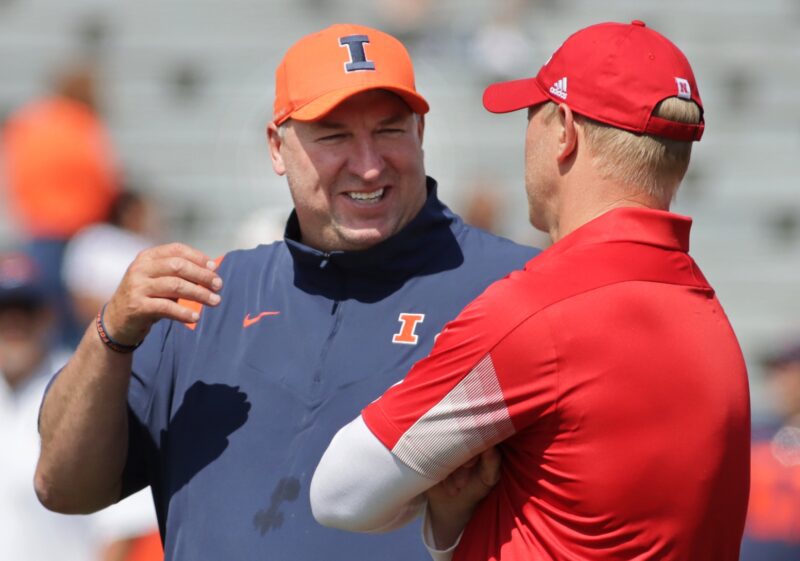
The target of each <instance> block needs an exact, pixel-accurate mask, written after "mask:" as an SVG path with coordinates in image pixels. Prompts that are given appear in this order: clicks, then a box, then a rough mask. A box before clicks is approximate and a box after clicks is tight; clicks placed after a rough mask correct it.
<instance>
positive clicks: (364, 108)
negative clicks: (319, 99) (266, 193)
mask: <svg viewBox="0 0 800 561" xmlns="http://www.w3.org/2000/svg"><path fill="white" fill-rule="evenodd" d="M423 128H424V121H423V119H422V117H421V116H417V115H415V114H414V113H412V112H411V110H410V109H409V108H408V106H407V105H406V104H405V103H404V102H403V101H402V100H401V99H400V98H399V97H397V96H396V95H394V94H392V93H390V92H387V91H383V90H371V91H367V92H362V93H360V94H357V95H354V96H352V97H350V98H348V99H347V100H346V101H345V102H343V103H342V104H340V105H339V106H337V107H336V108H335V109H334V110H333V111H331V112H330V113H328V114H327V115H326V116H325V117H323V118H322V119H321V120H319V121H312V122H303V121H297V120H290V121H287V123H286V125H285V126H284V127H283V130H282V131H281V134H279V133H278V131H277V129H276V128H275V126H274V125H270V128H269V143H270V152H271V155H272V164H273V167H274V169H275V172H276V173H277V174H278V175H286V177H287V180H288V182H289V189H290V191H291V194H292V199H293V201H294V205H295V210H296V211H297V217H298V220H299V222H300V231H301V235H302V241H303V243H305V244H307V245H309V246H311V247H314V248H316V249H319V250H322V251H336V250H360V249H366V248H368V247H371V246H373V245H375V244H376V243H378V242H381V241H383V240H385V239H386V238H388V237H390V236H392V235H394V234H396V233H397V232H398V231H399V230H400V229H402V228H403V226H405V225H406V224H408V222H410V221H411V219H412V218H414V216H416V214H417V213H418V212H419V211H420V209H421V208H422V206H423V204H424V203H425V198H426V195H427V192H426V188H425V168H424V165H423V152H422V133H423Z"/></svg>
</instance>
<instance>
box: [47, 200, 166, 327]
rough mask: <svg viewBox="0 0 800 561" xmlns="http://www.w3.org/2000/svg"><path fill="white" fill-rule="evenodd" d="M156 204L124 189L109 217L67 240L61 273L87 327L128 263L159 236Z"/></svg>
mask: <svg viewBox="0 0 800 561" xmlns="http://www.w3.org/2000/svg"><path fill="white" fill-rule="evenodd" d="M155 213H156V210H155V206H154V205H153V204H152V203H151V202H150V201H149V200H148V199H146V198H145V197H143V196H142V195H139V194H137V193H134V192H131V191H125V192H123V193H122V194H120V196H119V197H118V198H117V200H116V201H115V203H114V205H113V207H112V208H111V212H110V218H109V221H108V222H106V223H102V224H94V225H92V226H89V227H87V228H84V229H83V230H81V231H80V232H78V234H76V235H75V236H74V237H73V238H72V240H70V242H69V243H68V244H67V247H66V250H65V252H64V262H63V266H62V275H63V279H64V284H65V286H66V288H67V293H68V295H69V298H70V299H71V302H72V306H73V309H74V310H75V315H76V318H77V320H78V322H79V323H80V325H81V326H82V327H83V328H85V327H86V325H88V324H89V323H90V322H92V321H93V320H94V317H95V316H96V315H97V312H98V311H99V310H100V308H101V307H102V306H103V304H105V303H106V301H107V300H108V299H109V298H110V297H111V295H112V294H113V293H114V290H115V289H116V288H117V285H118V284H119V281H120V280H121V279H122V276H123V275H124V274H125V270H126V269H127V268H128V265H130V264H131V262H132V261H133V260H134V258H135V257H136V255H137V254H138V253H139V252H140V251H142V250H143V249H147V248H148V247H150V246H152V245H154V244H155V242H156V238H157V237H158V230H159V228H158V226H157V218H156V216H155Z"/></svg>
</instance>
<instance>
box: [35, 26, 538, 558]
mask: <svg viewBox="0 0 800 561" xmlns="http://www.w3.org/2000/svg"><path fill="white" fill-rule="evenodd" d="M275 82H276V84H275V85H276V96H275V107H274V117H273V120H272V122H271V123H270V124H269V126H268V131H267V134H268V141H269V150H270V154H271V157H272V163H273V167H274V169H275V171H276V173H278V174H279V175H285V176H286V177H287V180H288V184H289V189H290V191H291V194H292V197H293V200H294V204H295V210H294V212H293V213H292V215H291V216H290V217H289V221H288V223H287V226H286V231H285V238H284V240H283V241H280V242H277V243H274V244H271V245H268V246H259V247H258V248H255V249H253V250H247V251H236V252H232V253H229V254H227V255H226V256H225V257H224V259H222V260H217V261H212V260H211V259H209V257H208V256H206V255H204V254H203V253H202V252H200V251H197V250H196V249H193V248H189V247H186V246H184V245H179V244H172V245H166V246H160V247H156V248H153V249H150V250H146V251H144V252H142V253H141V254H140V255H139V256H138V257H137V259H136V260H135V261H134V262H133V264H132V265H131V267H130V268H129V270H128V272H127V273H126V275H125V277H124V278H123V280H122V281H121V283H120V285H119V287H118V289H117V290H116V292H115V293H114V295H113V296H112V297H111V299H110V300H109V302H108V303H107V305H106V306H105V307H104V309H103V310H102V311H100V313H99V314H98V317H97V320H96V322H95V323H94V324H93V325H91V326H90V327H89V328H88V330H87V331H86V333H85V336H84V338H83V341H82V342H81V344H80V346H79V348H78V350H77V352H76V354H75V356H74V358H73V359H72V360H71V361H70V363H69V364H68V365H67V366H66V367H65V368H64V369H63V370H62V371H61V373H60V374H59V375H58V377H57V378H56V379H55V381H54V382H53V384H52V385H51V387H50V390H49V392H48V393H47V395H46V397H45V400H44V403H43V406H42V411H41V424H40V430H41V435H42V453H41V456H40V460H39V465H38V468H37V473H36V488H37V492H38V494H39V496H40V498H41V500H42V502H43V503H44V504H45V505H46V506H48V507H49V508H51V509H54V510H58V511H61V512H88V511H93V510H97V509H100V508H103V507H104V506H106V505H108V504H110V503H113V502H115V501H117V500H119V499H120V498H121V497H124V496H126V495H128V494H130V493H131V492H133V491H135V490H137V489H140V488H142V487H144V486H147V485H150V486H151V487H152V489H153V494H154V498H155V503H156V509H157V512H158V517H159V523H160V530H161V536H162V539H163V541H164V546H165V550H166V551H165V553H166V558H168V559H171V560H175V561H178V560H192V561H196V560H199V559H202V560H204V561H213V560H220V561H222V560H224V561H227V560H230V559H236V560H237V561H239V560H248V559H253V560H255V559H259V560H260V559H275V560H289V559H298V560H313V559H326V560H331V559H342V560H347V561H352V560H353V559H381V560H382V561H394V560H396V561H401V560H402V561H414V560H421V559H425V558H427V553H426V552H425V549H424V547H423V546H422V543H421V541H420V539H419V527H410V528H408V529H405V530H402V531H400V532H397V533H392V534H385V535H382V536H358V537H354V536H351V535H348V534H345V533H343V532H339V531H336V530H330V529H327V528H323V527H322V526H320V525H318V524H317V523H316V522H315V521H314V519H313V516H312V514H311V510H310V505H309V499H308V488H309V482H310V478H311V474H312V473H313V470H314V466H316V465H317V463H318V461H319V458H320V456H321V455H322V452H323V450H324V447H325V446H326V445H327V443H328V442H329V441H330V439H331V437H332V436H333V434H334V432H335V431H336V429H337V428H339V427H341V426H342V425H343V424H344V423H345V422H346V421H347V420H348V419H350V418H352V417H353V416H355V415H356V414H358V412H359V410H360V409H361V408H362V407H363V406H364V405H366V404H367V403H369V402H370V401H371V400H373V399H375V398H376V397H377V396H378V395H380V394H381V393H382V392H383V391H384V390H385V389H386V388H387V387H389V386H391V385H392V384H394V383H396V382H397V381H398V379H399V376H400V374H401V373H402V372H405V370H407V369H408V368H410V367H411V365H412V364H413V363H414V362H415V361H416V360H418V359H420V358H422V357H423V356H425V354H427V352H428V351H429V350H430V348H431V346H432V345H433V340H434V337H435V336H436V335H437V334H438V333H439V331H440V330H441V329H442V326H443V325H444V323H445V322H446V321H448V320H450V319H452V318H453V317H455V315H456V314H457V313H458V312H459V311H460V310H461V309H462V308H463V307H464V306H465V305H466V304H467V303H468V302H469V301H470V300H471V299H472V298H474V297H475V296H477V295H478V294H479V293H480V292H481V291H482V290H483V289H484V288H486V286H488V285H489V284H490V283H491V282H493V281H494V280H496V279H498V278H500V277H502V276H504V275H505V274H507V273H508V272H509V271H511V270H513V269H516V268H519V267H520V266H522V265H523V264H524V263H525V262H526V261H527V260H529V259H530V258H531V257H532V256H533V255H535V253H536V252H535V250H533V249H531V248H524V247H521V246H517V245H515V244H513V243H511V242H509V241H508V240H503V239H501V238H497V237H495V236H492V235H489V234H487V233H485V232H482V231H480V230H477V229H475V228H472V227H469V226H466V225H465V224H464V223H463V222H462V221H461V219H460V218H458V217H457V216H455V215H454V214H453V213H452V212H450V211H449V210H448V209H447V208H446V207H445V206H444V205H443V204H442V203H441V202H440V201H439V200H438V198H437V195H436V182H435V181H434V180H433V179H431V178H430V177H427V176H426V174H425V168H424V163H423V152H422V139H423V132H424V129H425V120H424V114H425V113H426V112H427V111H428V104H427V103H426V101H425V99H424V98H423V97H422V96H421V95H420V94H419V93H417V90H416V87H415V84H414V73H413V68H412V64H411V60H410V58H409V56H408V53H407V52H406V50H405V48H404V47H403V45H402V44H401V43H400V42H399V41H397V40H396V39H395V38H393V37H391V36H389V35H386V34H385V33H382V32H380V31H378V30H375V29H371V28H367V27H362V26H355V25H335V26H332V27H329V28H327V29H325V30H323V31H321V32H318V33H314V34H312V35H309V36H307V37H304V38H303V39H301V40H300V41H299V42H298V43H297V44H295V45H294V46H293V47H291V48H290V49H289V51H288V52H287V53H286V55H285V56H284V59H283V61H282V62H281V64H280V66H279V68H278V70H277V73H276V81H275ZM223 281H224V282H223ZM179 299H182V301H181V302H178V300H179ZM140 345H141V346H140ZM137 347H138V350H136V352H133V351H134V349H136V348H137ZM420 506H421V505H415V506H414V508H411V509H409V510H408V511H407V512H405V513H403V515H402V516H400V517H398V519H397V520H395V521H392V522H391V523H388V524H385V525H384V526H383V527H382V528H376V530H381V529H382V530H386V529H390V528H393V527H394V526H396V525H399V524H401V523H403V522H405V521H407V520H408V519H410V518H412V517H414V516H416V514H417V513H418V511H419V507H420Z"/></svg>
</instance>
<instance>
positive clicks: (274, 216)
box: [233, 207, 292, 249]
mask: <svg viewBox="0 0 800 561" xmlns="http://www.w3.org/2000/svg"><path fill="white" fill-rule="evenodd" d="M291 212H292V209H291V208H284V207H263V208H259V209H257V210H255V211H254V212H252V213H250V214H248V215H247V216H246V217H245V218H244V220H243V221H242V222H241V224H240V225H239V227H237V228H236V231H235V232H234V236H233V243H234V247H236V248H238V249H248V248H251V247H256V246H257V245H261V244H264V245H266V244H271V243H272V242H276V241H279V240H282V239H283V230H284V228H285V227H286V220H287V219H288V217H289V214H291Z"/></svg>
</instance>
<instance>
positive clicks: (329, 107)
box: [284, 84, 430, 121]
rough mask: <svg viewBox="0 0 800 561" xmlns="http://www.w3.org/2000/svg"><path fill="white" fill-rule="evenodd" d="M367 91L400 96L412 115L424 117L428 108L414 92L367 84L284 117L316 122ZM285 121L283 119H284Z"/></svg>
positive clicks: (314, 101) (311, 103)
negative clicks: (386, 91) (382, 91)
mask: <svg viewBox="0 0 800 561" xmlns="http://www.w3.org/2000/svg"><path fill="white" fill-rule="evenodd" d="M369 90H388V91H390V92H392V93H395V94H397V95H398V96H400V97H401V98H402V99H403V101H405V102H406V103H407V104H408V106H409V107H410V108H411V110H412V111H413V112H414V113H418V114H420V115H424V114H425V113H427V112H428V110H429V109H430V107H429V106H428V102H427V101H425V98H424V97H422V96H421V95H419V94H418V93H417V92H415V91H414V90H410V89H406V88H402V87H398V86H394V85H382V84H369V85H368V86H363V85H362V86H353V87H351V88H342V89H340V90H335V91H332V92H328V93H327V94H325V95H323V96H320V97H318V98H317V99H315V100H313V101H311V102H309V103H307V104H306V105H304V106H303V107H301V108H299V109H297V110H296V111H293V112H292V113H290V114H289V115H287V116H286V119H297V120H298V121H317V120H319V119H321V118H322V117H324V116H325V115H327V114H328V113H330V112H331V111H333V110H334V109H335V108H336V106H338V105H339V104H340V103H342V102H344V101H345V100H346V99H348V98H349V97H352V96H354V95H356V94H359V93H362V92H365V91H369ZM284 120H285V119H284Z"/></svg>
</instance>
